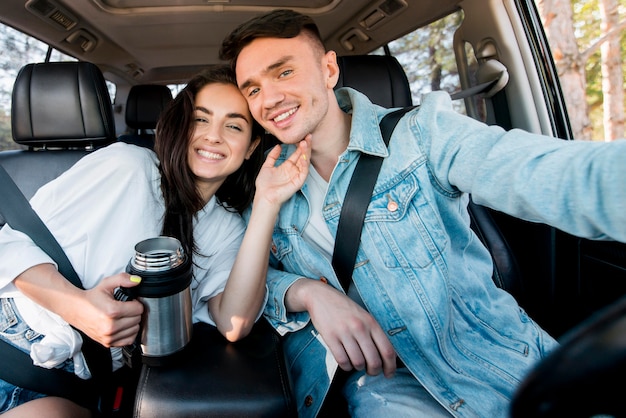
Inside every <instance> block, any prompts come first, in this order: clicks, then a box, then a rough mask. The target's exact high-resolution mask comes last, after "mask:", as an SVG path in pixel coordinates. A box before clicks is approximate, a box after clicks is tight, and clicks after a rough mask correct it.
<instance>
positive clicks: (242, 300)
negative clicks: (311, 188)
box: [209, 135, 310, 341]
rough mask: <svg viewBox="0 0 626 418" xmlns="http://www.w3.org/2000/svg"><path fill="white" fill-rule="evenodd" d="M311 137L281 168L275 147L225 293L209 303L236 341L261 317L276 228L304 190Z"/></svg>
mask: <svg viewBox="0 0 626 418" xmlns="http://www.w3.org/2000/svg"><path fill="white" fill-rule="evenodd" d="M309 141H310V135H309V137H307V138H305V139H304V140H302V141H301V142H300V144H299V145H298V147H297V148H296V150H295V151H294V152H293V154H291V155H290V156H289V158H288V159H287V160H285V161H284V162H283V163H282V164H280V165H279V166H275V163H276V159H277V158H278V156H279V155H280V146H278V145H277V146H276V147H274V149H272V150H271V151H270V152H269V154H268V155H267V158H266V160H265V163H264V164H263V167H262V168H261V171H260V172H259V175H258V176H257V179H256V194H255V196H254V201H253V206H252V212H251V214H250V220H249V222H248V227H247V229H246V233H245V235H244V238H243V241H242V243H241V247H240V249H239V252H238V254H237V258H236V259H235V264H234V265H233V268H232V270H231V273H230V276H229V278H228V282H227V283H226V287H225V288H224V292H223V293H221V294H219V295H217V296H215V297H213V298H212V299H210V300H209V310H210V312H211V316H212V317H213V320H214V321H215V324H216V325H217V328H218V329H219V330H220V332H221V333H222V334H223V335H224V336H225V337H226V338H227V339H228V340H230V341H236V340H238V339H240V338H243V337H244V336H246V335H247V334H248V333H249V332H250V330H251V329H252V326H253V325H254V321H255V320H256V318H257V317H258V314H259V312H260V310H261V307H262V306H261V305H262V303H263V300H264V296H265V282H266V275H267V266H268V259H269V249H270V245H271V240H272V232H273V230H274V224H275V223H276V218H277V216H278V212H279V210H280V206H281V205H282V204H283V203H284V202H285V201H287V199H289V198H290V197H291V196H292V195H293V194H294V193H295V192H297V191H298V190H300V188H301V187H302V185H303V184H304V181H305V180H306V177H307V175H308V172H309V161H310V147H309Z"/></svg>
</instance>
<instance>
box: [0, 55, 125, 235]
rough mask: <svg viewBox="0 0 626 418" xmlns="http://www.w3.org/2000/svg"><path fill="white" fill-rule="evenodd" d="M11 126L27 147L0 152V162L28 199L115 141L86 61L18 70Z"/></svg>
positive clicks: (105, 99)
mask: <svg viewBox="0 0 626 418" xmlns="http://www.w3.org/2000/svg"><path fill="white" fill-rule="evenodd" d="M11 125H12V132H13V140H14V141H15V142H16V143H18V144H21V145H25V146H27V147H28V149H24V150H11V151H3V152H0V164H1V165H2V166H3V167H4V168H5V169H6V171H7V172H8V173H9V175H10V176H11V177H12V178H13V180H14V181H15V183H16V184H17V185H18V187H19V188H20V190H21V191H22V193H24V195H25V196H26V198H28V199H30V198H31V197H32V196H33V194H34V193H35V192H36V191H37V189H39V187H41V186H42V185H43V184H45V183H47V182H49V181H50V180H52V179H54V178H56V177H57V176H59V175H60V174H61V173H63V172H64V171H65V170H67V169H68V168H69V167H71V166H72V165H73V164H74V163H75V162H76V161H78V160H79V159H80V158H81V157H83V156H84V155H86V154H87V153H88V152H90V151H92V150H94V149H96V148H98V147H102V146H105V145H108V144H110V143H112V142H114V141H115V122H114V120H113V108H112V105H111V99H110V96H109V92H108V90H107V87H106V84H105V81H104V77H103V76H102V73H101V71H100V69H99V68H98V67H97V66H95V65H94V64H90V63H87V62H53V63H37V64H28V65H26V66H24V67H23V68H22V70H20V72H19V74H18V76H17V78H16V79H15V83H14V86H13V97H12V103H11ZM2 225H4V219H1V217H0V226H2Z"/></svg>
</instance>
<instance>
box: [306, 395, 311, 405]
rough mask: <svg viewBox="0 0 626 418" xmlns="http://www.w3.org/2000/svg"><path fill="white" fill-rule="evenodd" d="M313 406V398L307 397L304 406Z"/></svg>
mask: <svg viewBox="0 0 626 418" xmlns="http://www.w3.org/2000/svg"><path fill="white" fill-rule="evenodd" d="M311 405H313V396H311V395H307V397H306V398H304V406H311Z"/></svg>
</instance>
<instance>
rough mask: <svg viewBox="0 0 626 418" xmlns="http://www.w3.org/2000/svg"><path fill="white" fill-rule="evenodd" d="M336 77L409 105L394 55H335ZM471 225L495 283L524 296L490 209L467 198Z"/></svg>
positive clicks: (380, 98) (382, 99)
mask: <svg viewBox="0 0 626 418" xmlns="http://www.w3.org/2000/svg"><path fill="white" fill-rule="evenodd" d="M338 64H339V69H340V73H339V81H338V83H337V86H336V88H339V87H352V88H354V89H356V90H359V91H360V92H362V93H364V94H365V95H366V96H368V98H369V99H370V100H371V101H372V102H373V103H376V104H378V105H380V106H383V107H387V108H394V107H405V106H411V105H412V100H411V89H410V85H409V81H408V79H407V76H406V74H405V72H404V69H403V68H402V66H401V65H400V63H399V62H398V60H397V59H396V58H395V57H392V56H386V55H353V56H343V57H338ZM468 210H469V213H470V219H471V226H472V229H473V230H474V232H476V234H477V235H478V237H479V238H480V240H481V241H482V242H483V244H485V246H486V247H487V248H488V249H489V251H490V253H491V256H492V259H493V262H494V273H493V279H494V282H495V283H496V285H498V286H499V287H501V288H503V289H504V290H506V291H508V292H509V293H511V294H512V295H513V296H515V297H516V298H517V299H518V300H523V299H524V297H525V295H524V284H523V280H522V276H521V273H520V271H519V267H518V265H517V262H516V260H515V257H513V255H512V251H511V249H510V247H509V245H508V244H507V242H506V240H505V238H504V236H503V234H502V232H501V230H500V229H499V228H498V225H497V223H496V222H495V220H494V218H493V216H492V213H491V210H490V209H488V208H486V207H484V206H480V205H477V204H475V203H474V202H472V201H471V200H470V203H469V206H468Z"/></svg>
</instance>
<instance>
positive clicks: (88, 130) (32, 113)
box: [11, 62, 116, 147]
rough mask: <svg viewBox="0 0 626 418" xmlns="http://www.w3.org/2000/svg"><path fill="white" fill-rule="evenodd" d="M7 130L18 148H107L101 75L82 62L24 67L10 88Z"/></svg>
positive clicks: (108, 109)
mask: <svg viewBox="0 0 626 418" xmlns="http://www.w3.org/2000/svg"><path fill="white" fill-rule="evenodd" d="M11 126H12V132H13V140H14V141H15V142H17V143H18V144H22V145H28V146H41V147H44V146H51V147H89V146H94V147H95V146H99V145H106V144H109V143H112V142H113V141H115V136H116V134H115V121H114V119H113V106H112V104H111V98H110V96H109V92H108V90H107V86H106V83H105V81H104V76H103V75H102V72H101V71H100V69H99V68H98V67H97V66H96V65H94V64H91V63H87V62H47V63H37V64H27V65H26V66H24V67H23V68H22V69H21V70H20V72H19V73H18V75H17V78H16V79H15V84H14V86H13V96H12V103H11Z"/></svg>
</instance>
